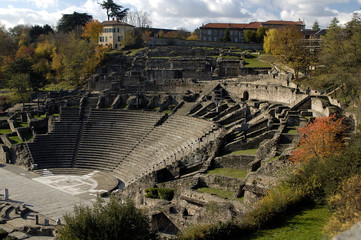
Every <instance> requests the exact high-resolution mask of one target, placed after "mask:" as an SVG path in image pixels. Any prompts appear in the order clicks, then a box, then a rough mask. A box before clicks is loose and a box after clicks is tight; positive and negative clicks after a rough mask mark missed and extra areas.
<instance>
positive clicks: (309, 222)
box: [249, 206, 331, 240]
mask: <svg viewBox="0 0 361 240" xmlns="http://www.w3.org/2000/svg"><path fill="white" fill-rule="evenodd" d="M330 216H331V213H330V211H329V210H328V208H327V207H326V206H320V207H315V208H310V209H305V210H303V211H301V212H299V213H298V214H297V215H295V216H292V217H291V218H290V219H288V220H286V222H285V223H284V224H283V225H282V226H281V227H277V228H269V229H264V230H260V231H258V232H256V233H255V234H254V235H253V236H252V237H251V238H249V239H257V240H269V239H278V240H288V239H295V240H309V239H315V240H316V239H322V238H323V235H322V229H323V226H324V225H325V224H326V222H327V220H328V219H329V218H330Z"/></svg>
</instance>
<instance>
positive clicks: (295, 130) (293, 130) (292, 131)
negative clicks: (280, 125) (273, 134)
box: [284, 127, 298, 135]
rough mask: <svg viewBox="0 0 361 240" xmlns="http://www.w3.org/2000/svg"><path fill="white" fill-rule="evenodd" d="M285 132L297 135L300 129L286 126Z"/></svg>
mask: <svg viewBox="0 0 361 240" xmlns="http://www.w3.org/2000/svg"><path fill="white" fill-rule="evenodd" d="M284 133H287V134H293V135H297V134H298V131H297V129H296V128H290V127H288V128H286V129H285V131H284Z"/></svg>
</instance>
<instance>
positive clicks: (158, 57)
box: [152, 57, 170, 59]
mask: <svg viewBox="0 0 361 240" xmlns="http://www.w3.org/2000/svg"><path fill="white" fill-rule="evenodd" d="M152 58H155V59H156V58H164V59H169V58H170V57H152Z"/></svg>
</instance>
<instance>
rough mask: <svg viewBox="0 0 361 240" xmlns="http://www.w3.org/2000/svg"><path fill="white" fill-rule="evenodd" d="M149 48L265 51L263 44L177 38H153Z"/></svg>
mask: <svg viewBox="0 0 361 240" xmlns="http://www.w3.org/2000/svg"><path fill="white" fill-rule="evenodd" d="M148 45H149V46H152V47H155V46H189V47H223V48H227V47H238V48H241V49H251V50H263V46H262V44H252V43H248V44H247V43H230V42H207V41H200V40H197V41H194V40H193V41H189V40H183V39H175V38H152V41H151V42H149V43H148Z"/></svg>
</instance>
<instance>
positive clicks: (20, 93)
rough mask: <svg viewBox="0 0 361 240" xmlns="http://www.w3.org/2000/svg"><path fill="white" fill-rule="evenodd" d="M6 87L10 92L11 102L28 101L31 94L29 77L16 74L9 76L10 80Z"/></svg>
mask: <svg viewBox="0 0 361 240" xmlns="http://www.w3.org/2000/svg"><path fill="white" fill-rule="evenodd" d="M8 87H9V88H10V90H11V97H10V98H11V101H12V102H13V103H19V102H21V103H23V104H25V103H26V102H28V101H29V98H30V97H31V94H32V93H33V92H32V90H31V87H32V86H31V82H30V75H29V74H24V73H16V74H13V75H11V79H10V80H9V83H8Z"/></svg>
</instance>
